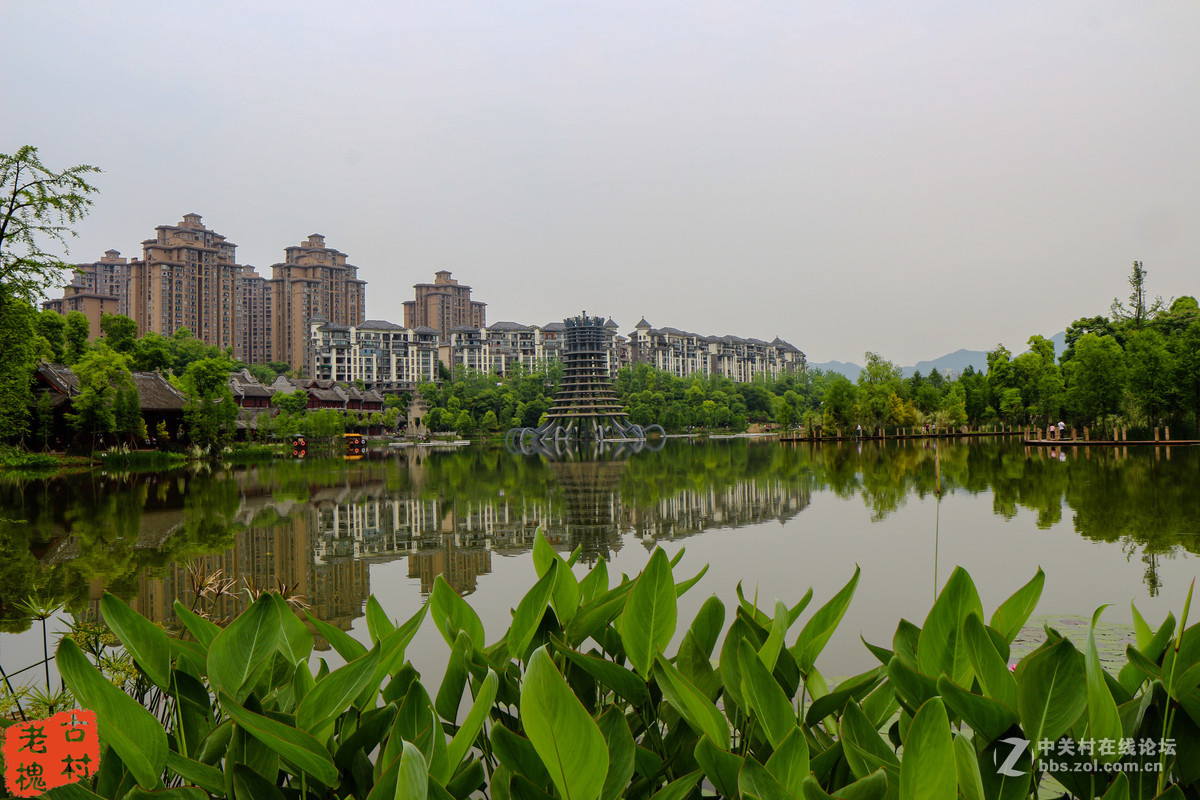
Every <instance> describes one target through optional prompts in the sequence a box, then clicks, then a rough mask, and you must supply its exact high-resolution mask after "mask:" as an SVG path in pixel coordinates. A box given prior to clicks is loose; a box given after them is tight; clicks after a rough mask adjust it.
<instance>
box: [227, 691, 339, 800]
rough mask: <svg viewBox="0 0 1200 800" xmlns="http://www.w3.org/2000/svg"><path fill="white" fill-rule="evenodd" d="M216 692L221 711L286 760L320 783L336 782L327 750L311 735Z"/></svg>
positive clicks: (335, 771)
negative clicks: (244, 706)
mask: <svg viewBox="0 0 1200 800" xmlns="http://www.w3.org/2000/svg"><path fill="white" fill-rule="evenodd" d="M217 696H218V698H219V699H220V701H221V710H222V711H224V712H225V713H226V714H227V715H228V716H229V717H230V718H231V719H232V720H233V721H234V722H235V723H237V725H238V726H239V727H241V728H242V729H243V730H245V731H246V732H247V733H249V734H250V735H251V736H253V737H254V738H255V739H257V740H258V741H260V742H262V743H263V744H265V745H266V746H267V747H269V748H271V750H273V751H274V752H276V753H278V754H279V755H280V757H282V758H283V759H284V760H285V761H287V762H288V763H289V764H291V765H292V766H294V767H296V768H297V769H300V770H303V771H304V772H307V773H308V774H309V775H312V776H313V777H314V778H316V779H317V780H319V781H321V783H324V784H329V785H333V784H335V783H337V779H338V769H337V767H336V766H334V763H333V759H332V758H331V757H330V755H329V751H328V750H326V749H325V747H324V745H322V744H321V743H320V742H318V741H317V740H316V739H314V738H313V737H312V736H310V735H309V734H307V733H305V732H304V731H302V730H300V729H298V728H293V727H292V726H291V725H285V724H284V723H282V722H279V721H277V720H274V719H271V718H270V717H265V716H263V715H262V714H256V713H254V712H253V711H250V710H248V709H246V708H243V707H242V706H241V705H239V704H238V703H237V702H236V701H235V700H234V699H233V698H232V697H231V696H230V695H229V694H228V693H227V692H225V691H224V690H220V691H218V692H217Z"/></svg>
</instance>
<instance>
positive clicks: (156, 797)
mask: <svg viewBox="0 0 1200 800" xmlns="http://www.w3.org/2000/svg"><path fill="white" fill-rule="evenodd" d="M121 800H208V792H206V791H204V790H203V789H198V788H196V787H195V786H176V787H175V788H173V789H160V790H158V791H153V792H148V791H146V790H145V789H139V788H138V787H136V786H135V787H133V788H132V789H130V790H129V793H128V794H126V795H125V796H124V797H122V798H121Z"/></svg>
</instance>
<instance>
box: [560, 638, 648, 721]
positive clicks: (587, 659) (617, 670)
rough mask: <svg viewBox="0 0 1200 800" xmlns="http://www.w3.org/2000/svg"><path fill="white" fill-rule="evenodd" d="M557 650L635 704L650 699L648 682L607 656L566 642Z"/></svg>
mask: <svg viewBox="0 0 1200 800" xmlns="http://www.w3.org/2000/svg"><path fill="white" fill-rule="evenodd" d="M554 641H555V643H556V645H558V644H559V643H558V640H557V639H555V640H554ZM557 652H559V653H562V655H564V656H565V657H566V658H567V660H569V661H570V662H571V663H572V664H575V665H576V666H577V667H579V668H580V669H582V670H583V671H584V672H586V673H587V674H588V675H591V676H592V677H593V678H595V679H596V680H598V681H600V683H602V684H604V685H605V686H607V687H608V688H609V689H612V690H613V691H614V692H616V693H617V694H619V695H621V697H624V698H625V699H626V700H628V701H629V702H630V703H632V704H633V705H635V706H640V705H641V704H642V703H644V702H646V701H647V700H648V699H650V693H649V691H648V690H647V689H646V682H645V681H643V680H642V679H641V678H639V677H638V676H637V675H635V674H634V673H632V672H630V671H629V670H627V669H625V668H624V667H622V666H621V665H620V664H617V663H616V662H614V661H610V660H608V659H606V658H596V657H595V656H589V655H585V654H583V653H579V652H576V651H575V650H572V649H571V648H569V647H567V646H566V645H565V644H561V645H559V646H558V647H557Z"/></svg>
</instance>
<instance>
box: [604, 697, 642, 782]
mask: <svg viewBox="0 0 1200 800" xmlns="http://www.w3.org/2000/svg"><path fill="white" fill-rule="evenodd" d="M597 724H598V725H599V726H600V733H601V734H602V735H603V736H604V743H605V744H606V745H607V747H608V774H607V775H606V776H605V777H604V789H603V790H602V791H601V793H600V800H617V798H619V797H621V795H622V794H624V792H625V788H626V787H627V786H628V784H629V779H630V778H632V777H633V754H634V752H635V751H636V749H637V745H636V744H634V742H633V735H632V734H630V732H629V723H628V722H626V721H625V715H624V714H623V713H622V712H621V710H620V709H619V708H617V707H616V706H609V707H608V710H607V711H605V712H604V713H603V714H601V715H600V719H599V720H597Z"/></svg>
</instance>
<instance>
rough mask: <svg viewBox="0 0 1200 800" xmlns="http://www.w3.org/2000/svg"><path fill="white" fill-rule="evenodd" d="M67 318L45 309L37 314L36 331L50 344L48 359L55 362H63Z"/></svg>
mask: <svg viewBox="0 0 1200 800" xmlns="http://www.w3.org/2000/svg"><path fill="white" fill-rule="evenodd" d="M66 326H67V320H66V318H65V317H64V316H63V315H62V314H59V313H58V312H57V311H51V310H50V309H46V310H45V311H42V312H41V313H40V314H38V318H37V328H38V333H39V334H40V335H41V337H42V338H43V339H45V340H46V344H48V345H49V346H50V360H51V362H53V363H55V364H61V363H63V356H64V349H65V347H66V338H65V336H64V333H65V330H66Z"/></svg>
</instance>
